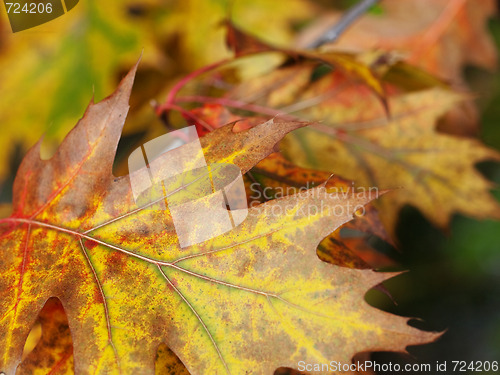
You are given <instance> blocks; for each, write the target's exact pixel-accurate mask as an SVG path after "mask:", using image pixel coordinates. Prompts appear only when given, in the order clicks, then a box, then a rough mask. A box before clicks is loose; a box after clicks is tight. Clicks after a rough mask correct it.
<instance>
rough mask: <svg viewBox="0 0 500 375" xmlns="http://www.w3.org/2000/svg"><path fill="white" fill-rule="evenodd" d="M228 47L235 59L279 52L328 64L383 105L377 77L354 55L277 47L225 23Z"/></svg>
mask: <svg viewBox="0 0 500 375" xmlns="http://www.w3.org/2000/svg"><path fill="white" fill-rule="evenodd" d="M226 27H227V36H226V42H227V44H228V46H229V47H230V48H231V49H233V50H234V51H235V54H236V56H237V57H241V56H246V55H250V54H255V53H262V52H271V51H274V52H281V53H284V54H286V55H288V56H290V57H292V58H295V59H296V58H302V59H307V60H310V61H316V62H319V63H324V64H328V65H330V66H332V67H335V68H338V69H341V70H342V71H343V72H345V73H346V74H347V75H350V76H352V77H353V78H356V79H358V80H360V81H361V82H363V83H364V84H366V86H367V87H369V88H371V89H372V90H373V92H374V93H375V94H376V95H377V96H379V98H380V99H381V101H382V103H383V104H384V105H385V104H386V102H385V90H384V87H383V85H382V82H381V79H380V77H378V76H377V75H376V74H375V73H374V72H373V71H372V69H371V68H370V66H368V65H367V64H364V63H363V62H362V61H358V60H357V57H356V55H354V54H350V53H345V52H339V51H334V52H332V51H322V50H318V51H314V50H313V51H309V50H301V49H294V48H285V47H277V46H273V45H270V44H268V43H264V42H263V41H261V40H259V39H258V38H256V37H255V36H253V35H251V34H249V33H247V32H245V31H243V30H241V29H239V28H238V27H237V26H236V25H234V24H233V23H232V22H229V21H227V22H226Z"/></svg>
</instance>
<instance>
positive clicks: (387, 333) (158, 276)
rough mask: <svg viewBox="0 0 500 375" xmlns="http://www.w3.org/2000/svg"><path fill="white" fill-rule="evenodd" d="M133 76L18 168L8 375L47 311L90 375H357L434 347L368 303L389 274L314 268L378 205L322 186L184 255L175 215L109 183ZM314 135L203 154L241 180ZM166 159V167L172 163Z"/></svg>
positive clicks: (4, 360)
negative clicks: (330, 373) (341, 373)
mask: <svg viewBox="0 0 500 375" xmlns="http://www.w3.org/2000/svg"><path fill="white" fill-rule="evenodd" d="M134 74H135V69H134V70H132V71H131V72H130V73H129V75H128V76H127V77H126V78H125V79H124V80H123V81H122V83H121V85H120V86H119V88H118V89H117V91H116V92H115V93H114V94H113V95H111V96H110V97H108V98H107V99H105V100H103V101H102V102H100V103H98V104H93V103H91V104H90V105H89V107H88V109H87V111H86V113H85V115H84V116H83V118H82V119H81V120H80V122H79V123H78V125H77V126H76V127H75V128H74V129H73V130H72V131H71V132H70V134H69V135H68V136H67V137H66V139H65V140H64V141H63V143H62V144H61V146H60V147H59V149H58V151H57V152H56V154H55V155H54V156H53V157H52V158H51V159H49V160H42V159H40V154H39V152H40V143H38V144H37V145H36V146H35V147H33V148H32V149H31V150H30V151H29V153H28V154H27V156H26V157H25V159H24V160H23V162H22V164H21V166H20V168H19V171H18V174H17V177H16V181H15V184H14V202H13V207H14V208H13V210H14V211H13V212H14V213H13V215H12V216H11V217H9V218H6V219H2V220H1V221H0V230H1V232H0V244H1V247H0V248H1V249H2V254H1V258H2V259H1V262H0V272H1V274H2V276H3V277H2V279H1V281H0V293H1V294H0V307H1V311H2V319H1V323H0V334H1V335H2V338H3V339H2V341H1V342H0V353H2V355H1V357H0V370H1V371H3V372H5V373H6V374H8V375H10V374H13V373H14V372H15V371H16V368H17V366H18V365H19V363H20V360H21V355H22V351H23V346H24V341H25V340H26V337H27V335H28V333H29V331H30V328H31V326H32V324H33V323H34V321H35V320H36V318H37V316H38V313H39V312H40V311H41V309H42V307H43V305H44V304H45V302H46V301H47V300H48V299H49V298H50V297H57V298H58V299H59V300H60V301H61V303H62V306H63V307H64V309H65V311H66V313H67V318H68V323H69V328H70V330H71V336H72V340H73V352H74V367H75V372H76V373H82V374H86V373H120V372H121V373H144V374H146V373H153V372H154V361H155V356H156V353H157V350H158V348H159V346H160V345H161V344H162V343H164V344H166V345H167V347H168V348H169V349H171V350H172V351H173V352H174V353H175V354H176V355H177V356H178V357H179V359H180V360H181V361H182V362H183V363H184V364H185V365H186V367H187V369H188V370H189V372H190V373H192V374H205V373H210V374H216V373H235V374H239V373H244V372H248V371H250V372H253V373H271V372H272V371H273V370H274V369H275V368H277V367H280V366H285V367H296V366H297V362H298V361H299V360H304V361H308V362H318V361H330V360H332V359H334V360H338V361H341V362H345V363H348V362H350V360H351V358H352V356H353V355H354V354H355V353H357V352H363V351H370V350H394V351H401V350H404V349H405V347H406V346H407V345H412V344H419V343H423V342H428V341H430V340H433V339H435V338H436V334H434V333H429V332H422V331H419V330H417V329H415V328H412V327H410V326H408V325H407V319H405V318H401V317H397V316H393V315H391V314H388V313H385V312H382V311H379V310H377V309H375V308H373V307H371V306H369V305H368V304H367V303H366V302H365V301H364V300H363V296H364V294H365V293H366V291H367V290H368V289H369V288H370V287H372V286H374V285H377V284H379V283H380V282H382V281H383V280H385V279H387V278H388V277H391V276H393V274H381V273H376V272H373V271H368V270H353V269H346V268H341V267H336V266H333V265H330V264H327V263H324V262H322V261H321V260H319V259H318V258H317V257H316V256H315V255H314V250H315V249H316V247H317V245H318V243H319V242H320V241H321V240H322V239H323V238H324V237H326V236H327V235H328V234H330V233H331V232H332V231H333V230H335V229H336V228H337V227H338V226H339V225H341V224H342V223H344V222H346V221H348V220H350V219H351V218H352V214H353V211H354V210H355V207H356V206H359V205H361V206H362V205H364V204H366V203H368V202H369V201H370V200H371V198H372V197H369V196H366V195H361V194H356V195H355V196H354V197H350V198H348V199H343V198H342V197H340V196H339V195H334V194H329V193H327V191H326V189H325V187H324V186H319V187H317V188H314V189H310V190H308V191H307V192H306V193H305V194H303V195H292V196H289V197H285V198H282V199H277V200H273V201H271V202H268V203H266V204H262V205H260V206H257V207H254V208H251V209H249V211H248V217H247V219H246V220H245V221H244V222H243V223H242V224H241V225H240V226H238V227H236V228H235V229H233V230H232V231H230V232H227V233H225V234H224V235H221V236H218V237H215V238H213V239H211V240H208V241H205V242H203V243H200V244H196V245H191V246H188V247H186V248H181V247H180V246H179V243H178V239H177V236H176V235H175V231H174V227H173V225H172V217H171V215H170V212H169V211H168V210H158V209H148V207H149V206H151V207H152V205H151V204H149V206H147V207H137V206H136V205H135V203H134V200H133V196H132V191H131V187H130V183H129V178H128V176H125V177H119V178H116V177H114V176H113V175H112V173H111V171H112V165H113V158H114V154H115V151H116V147H117V143H118V140H119V137H120V133H121V129H122V126H123V123H124V121H125V117H126V114H127V111H128V104H127V103H128V99H129V95H130V91H131V88H132V82H133V78H134ZM304 125H306V124H305V123H301V122H276V123H273V122H272V121H268V122H266V123H264V124H261V125H259V126H256V127H253V128H251V129H249V130H246V131H242V132H237V133H235V132H233V131H232V125H230V126H225V127H222V128H220V129H218V130H216V131H214V132H211V133H209V134H207V135H206V136H205V137H203V138H201V144H202V147H203V151H204V154H205V158H206V160H207V163H208V165H212V164H213V163H228V162H231V163H233V164H235V165H236V166H238V167H239V168H240V169H241V170H242V172H243V173H244V172H246V171H248V170H249V169H250V168H251V167H252V166H253V165H255V164H256V163H257V162H258V161H259V160H261V159H263V158H264V157H265V156H266V155H268V154H269V153H271V152H272V150H273V148H274V146H275V144H276V143H277V142H278V141H279V140H280V139H281V138H282V137H283V136H284V135H285V134H286V133H288V132H290V131H291V130H294V129H297V128H299V127H302V126H304ZM167 156H170V154H169V153H166V154H163V155H162V156H161V157H160V158H159V159H157V160H158V162H160V161H161V163H162V165H168V163H172V162H173V161H172V160H169V157H167ZM157 160H155V162H157ZM174 162H175V160H174ZM163 163H165V164H163ZM188 187H189V186H186V188H188ZM165 188H166V189H167V195H168V194H170V195H171V196H173V195H174V194H177V193H178V192H179V193H180V194H181V195H180V196H181V198H182V197H184V195H183V193H184V192H183V189H177V191H170V188H171V186H165ZM162 199H163V200H164V199H165V197H163V198H162ZM153 203H154V202H153ZM321 205H322V207H323V209H322V210H317V209H316V210H312V211H310V210H311V208H313V207H316V208H317V207H320V206H321ZM349 207H350V208H349ZM335 208H337V209H339V208H342V212H341V213H339V212H334V209H335ZM35 350H36V349H35Z"/></svg>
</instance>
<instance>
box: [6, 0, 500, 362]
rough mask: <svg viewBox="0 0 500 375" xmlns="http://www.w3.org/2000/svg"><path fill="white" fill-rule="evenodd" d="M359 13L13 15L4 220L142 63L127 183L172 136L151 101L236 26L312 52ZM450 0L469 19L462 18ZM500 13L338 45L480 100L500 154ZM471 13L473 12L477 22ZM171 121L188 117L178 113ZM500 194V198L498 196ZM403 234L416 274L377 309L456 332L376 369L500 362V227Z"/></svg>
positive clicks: (140, 5) (82, 6)
mask: <svg viewBox="0 0 500 375" xmlns="http://www.w3.org/2000/svg"><path fill="white" fill-rule="evenodd" d="M355 3H356V1H350V0H349V1H348V0H345V1H344V0H287V1H269V0H234V1H226V0H183V1H174V0H113V1H105V2H103V1H97V0H81V1H80V3H79V4H78V5H77V6H75V8H74V9H72V10H71V11H70V12H68V13H67V14H65V15H63V16H61V17H59V18H57V19H55V20H53V21H50V22H48V23H46V24H43V25H40V26H38V27H35V28H32V29H28V30H25V31H21V32H18V33H12V31H11V28H10V26H9V22H8V19H7V16H6V12H5V9H4V8H2V7H3V6H0V9H1V11H0V13H1V18H0V98H1V99H0V130H1V133H0V201H1V202H2V205H1V207H0V212H1V213H2V214H3V215H6V214H8V212H9V209H10V202H11V199H12V183H13V180H14V177H15V173H16V170H17V167H18V165H19V163H20V161H21V160H22V157H23V155H24V154H25V152H26V151H27V149H28V148H29V147H31V146H32V145H33V144H34V143H35V142H36V141H37V140H38V139H40V138H41V137H42V136H44V141H43V157H50V155H52V154H53V153H54V151H55V149H56V148H57V145H58V144H59V142H60V141H61V140H62V139H63V138H64V135H65V134H67V132H68V131H69V130H70V129H71V128H72V127H73V126H74V125H75V124H76V122H77V120H78V119H79V118H80V117H81V115H82V114H83V112H84V110H85V107H86V105H87V104H88V102H89V101H90V100H91V98H92V97H94V98H95V100H96V101H98V100H101V99H102V98H104V97H105V96H107V95H109V94H110V93H111V92H112V91H113V90H114V88H115V87H116V85H117V83H118V82H119V80H120V78H121V77H123V75H124V74H125V72H127V71H128V70H129V69H130V67H131V66H132V64H134V63H135V62H136V61H137V59H138V58H139V56H140V55H141V54H142V55H143V57H142V62H141V65H140V68H139V72H138V76H137V79H136V85H135V87H134V92H133V95H132V100H131V112H130V116H129V118H128V120H127V123H126V125H125V129H124V135H123V138H122V140H121V143H120V146H119V152H118V155H117V167H116V174H125V173H127V171H126V169H123V167H121V163H120V161H121V160H122V159H123V158H124V157H126V155H127V152H130V150H131V149H132V148H133V147H135V146H136V145H138V144H139V143H142V142H143V141H144V140H146V139H151V138H153V137H156V136H158V135H161V134H163V133H165V132H166V131H167V130H168V128H167V127H166V125H165V123H164V122H163V121H162V120H161V119H160V118H158V116H157V115H156V114H155V111H154V109H153V107H152V105H151V101H156V102H162V101H163V100H164V99H165V97H166V94H167V92H168V91H169V89H170V88H172V86H173V85H174V84H175V83H176V82H177V81H178V80H179V79H180V78H181V77H183V76H185V75H186V74H189V73H190V72H192V71H193V70H195V69H198V68H200V67H202V66H205V65H207V64H210V63H213V62H215V61H218V60H221V59H223V58H228V57H230V56H231V52H230V51H229V50H228V49H227V48H226V46H225V43H224V35H225V29H224V27H223V26H222V24H221V21H222V20H223V19H224V18H227V17H230V18H231V19H232V20H233V21H234V22H235V23H237V24H238V25H241V26H242V27H244V28H245V30H247V31H249V32H251V33H252V34H254V35H257V36H259V37H261V38H262V39H264V40H266V41H268V42H270V43H273V44H275V45H280V46H294V45H295V46H296V45H307V43H308V42H310V41H311V40H314V39H315V38H316V37H317V36H318V35H321V33H322V32H324V30H325V29H326V28H327V27H328V26H329V25H331V24H332V23H335V20H337V19H338V18H339V16H340V15H341V14H342V12H343V11H344V10H345V9H347V8H349V7H350V6H352V5H353V4H355ZM450 3H453V4H454V6H456V7H457V9H456V10H457V12H455V13H453V12H452V10H453V9H451V11H450V8H449V7H447V4H448V5H449V4H450ZM451 7H452V6H451ZM460 7H462V8H460ZM498 7H499V3H498V2H495V1H486V0H485V1H472V0H470V1H465V0H459V1H457V0H453V1H448V0H447V1H440V0H432V1H419V0H396V1H394V0H392V1H390V0H386V1H381V2H380V3H379V4H378V5H376V6H374V7H372V8H371V9H370V10H369V11H368V13H367V14H366V16H364V17H363V18H362V19H360V20H359V22H358V23H356V24H354V25H353V27H352V28H351V29H349V31H348V32H346V33H345V34H344V35H343V36H342V37H341V38H340V40H339V41H338V46H339V47H343V48H345V49H346V50H350V51H359V50H363V49H369V48H375V47H376V48H382V49H384V48H386V49H391V50H393V49H395V50H398V51H399V52H400V53H401V54H402V55H403V56H407V57H408V59H409V60H410V61H411V62H412V63H415V64H417V65H419V66H420V67H422V68H425V69H426V70H428V71H430V72H432V73H433V74H435V75H437V76H438V77H440V78H442V79H444V80H446V81H447V82H449V83H450V84H451V85H452V86H453V87H456V88H457V89H460V90H467V91H470V92H472V93H473V94H474V100H473V103H472V104H470V105H467V106H466V107H464V108H462V112H460V113H459V114H458V115H456V116H458V117H457V118H458V119H459V120H457V121H458V122H459V123H460V126H459V127H457V131H456V133H457V135H458V136H472V137H478V138H480V139H481V140H482V141H483V142H484V143H485V144H487V145H488V146H490V147H492V148H495V149H497V150H500V126H499V122H500V71H499V70H498V69H497V55H498V51H499V49H500V16H499V8H498ZM446 12H448V13H446ZM459 12H467V14H468V15H469V16H470V17H469V18H468V19H467V22H462V21H464V20H463V17H462V18H461V17H460V15H459V14H460V13H459ZM443 14H444V15H443ZM440 15H441V16H440ZM446 17H448V18H446ZM429 28H434V29H435V32H434V34H433V35H431V37H434V39H433V40H431V42H429V43H431V44H432V48H430V49H429V51H426V52H425V53H421V54H419V58H418V59H415V58H413V52H415V51H414V48H417V47H418V46H417V47H415V43H414V41H415V38H417V39H418V38H419V37H421V36H425V35H429V34H426V33H425V30H428V29H429ZM422 48H423V47H422ZM422 56H424V57H422ZM412 58H413V60H412ZM249 61H250V63H248V62H247V63H246V64H242V66H238V68H234V69H227V70H226V71H225V73H224V74H225V75H226V78H228V79H231V75H232V74H234V75H238V76H243V77H251V76H252V75H255V74H258V73H259V72H261V71H265V70H266V69H269V66H276V65H277V64H279V63H280V62H281V61H282V60H281V59H279V58H276V56H267V57H262V58H259V59H258V60H252V59H250V60H249ZM191 86H192V87H190V88H188V89H191V90H192V91H193V92H195V91H196V85H195V84H193V85H191ZM172 121H173V123H174V124H182V123H183V121H184V120H183V119H182V117H180V116H178V117H174V118H173V120H172ZM179 126H181V125H179ZM478 168H479V169H480V171H481V172H482V173H483V174H484V175H485V176H486V177H487V178H488V179H489V180H491V181H494V182H496V183H500V166H499V164H496V163H493V162H485V163H481V164H479V165H478ZM493 194H494V195H495V196H496V198H497V199H500V191H499V190H498V189H497V188H496V189H494V190H493ZM396 233H397V237H398V240H399V243H400V248H399V250H395V249H394V248H392V247H391V246H389V245H387V244H385V243H383V242H381V241H378V242H377V240H374V246H375V247H376V248H377V249H378V250H379V251H380V252H381V253H383V254H385V255H386V256H387V257H389V258H391V259H393V260H394V261H395V262H397V263H398V265H399V266H398V269H406V270H409V272H407V273H405V274H403V275H400V276H398V277H395V278H393V279H391V280H390V281H388V282H386V283H385V286H386V287H387V289H388V290H389V291H390V293H391V294H392V296H393V299H394V300H395V301H396V303H397V304H394V303H393V302H392V301H391V299H390V298H388V297H387V296H386V295H384V294H383V293H381V292H380V291H374V290H372V291H370V292H368V293H367V300H368V301H369V303H371V304H373V305H375V306H377V307H379V308H381V309H384V310H387V311H390V312H392V313H395V314H398V315H403V316H409V317H415V318H417V319H416V320H414V321H413V323H412V324H414V325H415V326H418V327H420V328H422V329H428V330H437V331H445V333H444V335H443V337H442V338H441V339H440V340H439V341H437V342H436V343H433V344H429V345H425V346H421V347H413V348H410V350H409V351H410V353H411V355H412V356H413V357H404V358H403V357H401V356H397V355H394V354H389V353H377V354H374V358H375V359H377V361H380V362H382V361H392V362H394V361H396V360H397V361H418V362H422V363H435V362H436V361H443V360H448V361H452V360H465V361H476V360H488V361H493V360H497V361H498V360H500V222H497V221H490V220H474V219H471V218H467V217H464V216H461V215H455V216H454V217H453V219H452V222H451V226H450V228H449V230H448V231H445V232H443V231H441V230H439V229H437V228H435V227H433V225H432V224H431V223H430V222H429V221H428V220H426V218H425V217H424V216H423V215H422V214H421V213H420V212H419V211H418V210H417V209H415V208H413V207H405V208H404V209H403V210H402V212H401V215H400V218H399V222H398V225H397V231H396Z"/></svg>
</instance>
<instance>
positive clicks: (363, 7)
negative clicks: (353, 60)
mask: <svg viewBox="0 0 500 375" xmlns="http://www.w3.org/2000/svg"><path fill="white" fill-rule="evenodd" d="M378 2H379V0H361V1H360V2H359V3H357V4H356V5H354V6H353V7H352V8H350V9H349V10H348V11H347V12H346V13H345V14H344V15H343V16H342V18H340V20H339V21H338V22H337V23H336V24H335V25H333V27H332V28H330V29H329V30H328V31H327V32H326V33H325V34H323V35H321V37H320V38H319V39H317V40H315V41H314V42H312V43H311V44H310V45H309V46H308V48H318V47H319V46H321V45H323V44H325V43H330V42H335V41H336V40H337V39H338V38H339V36H340V35H342V33H343V32H344V31H346V30H347V28H348V27H349V26H351V24H352V23H353V22H354V21H356V20H357V19H358V18H359V17H361V16H362V15H363V14H365V13H366V11H367V10H368V9H369V8H370V7H371V6H373V5H375V4H376V3H378Z"/></svg>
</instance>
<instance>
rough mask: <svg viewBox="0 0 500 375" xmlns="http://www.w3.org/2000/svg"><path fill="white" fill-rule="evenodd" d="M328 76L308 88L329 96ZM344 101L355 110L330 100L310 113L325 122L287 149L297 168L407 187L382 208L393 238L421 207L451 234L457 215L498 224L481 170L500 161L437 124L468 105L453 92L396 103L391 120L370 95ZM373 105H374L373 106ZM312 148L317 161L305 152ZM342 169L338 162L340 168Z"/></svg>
mask: <svg viewBox="0 0 500 375" xmlns="http://www.w3.org/2000/svg"><path fill="white" fill-rule="evenodd" d="M334 80H335V78H333V76H332V77H326V78H325V79H324V80H323V82H317V83H316V84H315V85H313V87H311V88H310V90H311V91H310V93H312V92H317V90H320V91H323V90H324V89H325V87H328V86H329V85H331V84H334ZM343 97H344V98H349V99H348V100H349V102H351V103H356V105H355V106H354V107H352V108H351V109H350V110H348V111H343V112H341V109H342V108H345V102H344V100H346V99H343V98H340V99H339V100H337V99H336V98H332V99H330V100H326V101H324V102H323V103H322V104H321V105H320V106H317V107H314V108H311V109H310V114H312V116H313V117H314V118H317V119H319V118H322V119H324V120H325V121H326V122H327V123H326V124H321V125H317V126H315V128H314V129H310V130H307V131H302V132H298V133H294V134H293V135H291V136H290V137H288V138H287V139H286V142H285V143H284V145H283V150H286V155H287V156H288V157H289V158H290V159H291V160H292V161H294V162H295V163H297V164H299V165H301V166H303V167H309V168H317V169H322V170H335V171H336V172H337V173H339V174H341V175H342V176H345V177H346V178H350V179H353V180H355V181H356V182H357V183H359V184H361V185H362V186H378V187H379V188H381V189H387V188H397V187H401V188H402V189H399V190H398V191H397V192H395V193H394V194H393V195H392V196H390V197H387V198H382V199H381V201H380V204H379V205H378V208H379V213H380V215H381V218H382V221H383V222H384V224H385V227H386V228H387V229H388V230H389V231H393V230H394V228H395V225H396V221H397V216H398V213H399V211H400V209H401V207H403V206H404V205H406V204H410V205H412V206H414V207H417V208H418V209H419V210H421V211H422V213H423V214H424V215H425V216H426V217H427V218H428V219H429V220H430V221H431V222H433V223H434V224H435V225H437V226H439V227H441V228H446V227H447V225H448V223H449V221H450V217H451V215H452V214H453V213H456V212H460V213H463V214H465V215H469V216H472V217H477V218H487V217H489V218H498V217H499V214H498V213H499V212H500V211H499V207H498V203H496V201H495V200H494V199H493V197H492V196H491V195H490V193H489V190H490V189H491V188H492V187H493V184H492V183H490V182H489V181H487V180H486V179H485V178H484V177H483V176H482V175H481V174H480V173H479V171H477V170H476V168H475V165H476V164H477V163H479V162H481V161H485V160H498V159H499V155H498V153H497V152H495V151H494V150H491V149H488V148H487V147H485V146H484V145H482V144H481V143H480V142H479V141H477V140H474V139H468V138H464V137H456V136H451V135H446V134H444V133H439V132H437V131H436V122H437V120H438V119H439V118H440V117H441V116H443V115H444V114H445V113H446V112H447V111H448V110H450V109H451V108H453V106H454V105H455V104H456V103H457V102H460V100H462V97H461V96H460V95H458V94H456V93H454V92H452V91H449V90H443V89H430V90H424V91H420V92H415V93H410V94H403V95H396V96H393V97H391V100H390V106H391V109H392V111H393V117H392V119H391V120H386V119H384V117H385V116H384V113H383V112H382V111H380V110H379V109H378V108H377V103H376V101H374V100H373V99H372V100H370V99H369V98H370V95H369V92H367V91H366V90H364V91H363V88H360V87H351V88H350V89H346V90H344V92H343ZM370 103H371V104H370ZM311 148H313V149H314V151H315V153H316V154H317V155H322V157H321V158H317V157H315V156H314V155H312V154H311V153H310V152H308V151H307V150H309V149H311ZM340 160H341V161H342V162H339V161H340Z"/></svg>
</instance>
